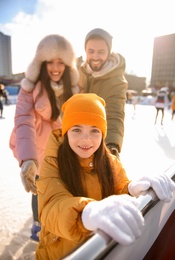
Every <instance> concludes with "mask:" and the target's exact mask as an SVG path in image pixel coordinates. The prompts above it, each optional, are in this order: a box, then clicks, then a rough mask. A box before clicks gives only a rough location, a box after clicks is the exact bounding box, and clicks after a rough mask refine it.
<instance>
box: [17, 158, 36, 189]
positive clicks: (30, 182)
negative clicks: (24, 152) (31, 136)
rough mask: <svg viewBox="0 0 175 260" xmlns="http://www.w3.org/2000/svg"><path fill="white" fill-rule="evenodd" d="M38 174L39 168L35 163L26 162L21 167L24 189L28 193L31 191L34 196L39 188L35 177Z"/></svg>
mask: <svg viewBox="0 0 175 260" xmlns="http://www.w3.org/2000/svg"><path fill="white" fill-rule="evenodd" d="M36 173H37V166H36V163H35V161H33V160H28V161H24V162H23V164H22V166H21V172H20V175H21V180H22V184H23V185H24V188H25V190H26V191H27V192H29V191H31V192H32V193H33V194H37V188H36V185H35V177H36Z"/></svg>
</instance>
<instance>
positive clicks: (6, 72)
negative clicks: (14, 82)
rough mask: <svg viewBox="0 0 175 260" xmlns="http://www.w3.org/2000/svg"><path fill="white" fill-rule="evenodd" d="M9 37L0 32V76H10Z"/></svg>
mask: <svg viewBox="0 0 175 260" xmlns="http://www.w3.org/2000/svg"><path fill="white" fill-rule="evenodd" d="M11 57H12V55H11V37H10V36H8V35H5V34H3V33H2V32H0V77H1V78H2V77H3V78H8V79H9V78H11V77H12V58H11Z"/></svg>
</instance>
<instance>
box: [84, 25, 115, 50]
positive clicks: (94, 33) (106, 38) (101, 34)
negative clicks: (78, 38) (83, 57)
mask: <svg viewBox="0 0 175 260" xmlns="http://www.w3.org/2000/svg"><path fill="white" fill-rule="evenodd" d="M96 37H97V38H101V39H103V40H104V41H105V42H106V44H107V45H108V48H109V52H111V48H112V36H111V35H110V34H109V33H108V32H106V31H105V30H103V29H100V28H96V29H93V30H92V31H90V32H89V33H88V34H87V35H86V38H85V48H86V43H87V42H88V41H89V40H90V39H95V38H96Z"/></svg>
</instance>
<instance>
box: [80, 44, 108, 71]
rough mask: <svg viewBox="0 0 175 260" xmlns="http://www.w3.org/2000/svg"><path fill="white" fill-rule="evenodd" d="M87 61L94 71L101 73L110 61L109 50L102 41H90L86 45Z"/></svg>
mask: <svg viewBox="0 0 175 260" xmlns="http://www.w3.org/2000/svg"><path fill="white" fill-rule="evenodd" d="M85 51H86V61H87V63H88V64H89V66H90V67H91V69H92V70H93V71H100V70H101V68H102V67H103V65H104V64H105V63H106V61H107V60H108V56H109V50H108V46H107V44H106V42H105V41H104V40H102V39H90V40H89V41H88V42H87V43H86V50H85Z"/></svg>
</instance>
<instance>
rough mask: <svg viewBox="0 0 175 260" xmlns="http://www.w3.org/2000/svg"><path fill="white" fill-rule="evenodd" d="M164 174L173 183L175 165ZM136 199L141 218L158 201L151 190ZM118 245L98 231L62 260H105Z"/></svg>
mask: <svg viewBox="0 0 175 260" xmlns="http://www.w3.org/2000/svg"><path fill="white" fill-rule="evenodd" d="M165 173H166V174H167V175H168V176H169V177H170V178H172V180H173V181H174V182H175V164H173V165H172V166H170V167H169V168H168V169H167V170H166V171H165ZM138 199H139V200H140V206H139V209H140V211H141V212H142V214H143V216H145V215H146V214H147V213H148V212H149V211H150V210H151V209H152V208H153V207H154V206H155V205H156V204H157V203H158V202H159V201H160V200H159V199H158V198H157V196H156V194H155V192H154V191H153V190H152V189H150V190H149V191H148V194H147V195H145V196H140V197H139V198H138ZM173 200H175V196H174V197H173ZM118 245H119V244H118V243H117V242H116V241H114V240H113V239H112V238H111V237H109V236H108V235H107V234H105V233H104V232H102V231H98V232H97V233H95V234H92V236H91V237H90V238H89V239H88V240H87V241H86V242H85V243H83V245H82V246H80V247H79V248H78V249H77V250H75V251H74V252H73V253H72V254H70V255H68V256H67V257H65V258H64V260H82V259H84V260H86V259H88V260H99V259H105V257H106V256H107V255H108V253H109V252H111V251H112V250H113V249H114V248H115V247H116V246H118ZM123 250H127V249H126V247H124V249H123ZM117 259H118V258H117Z"/></svg>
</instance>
